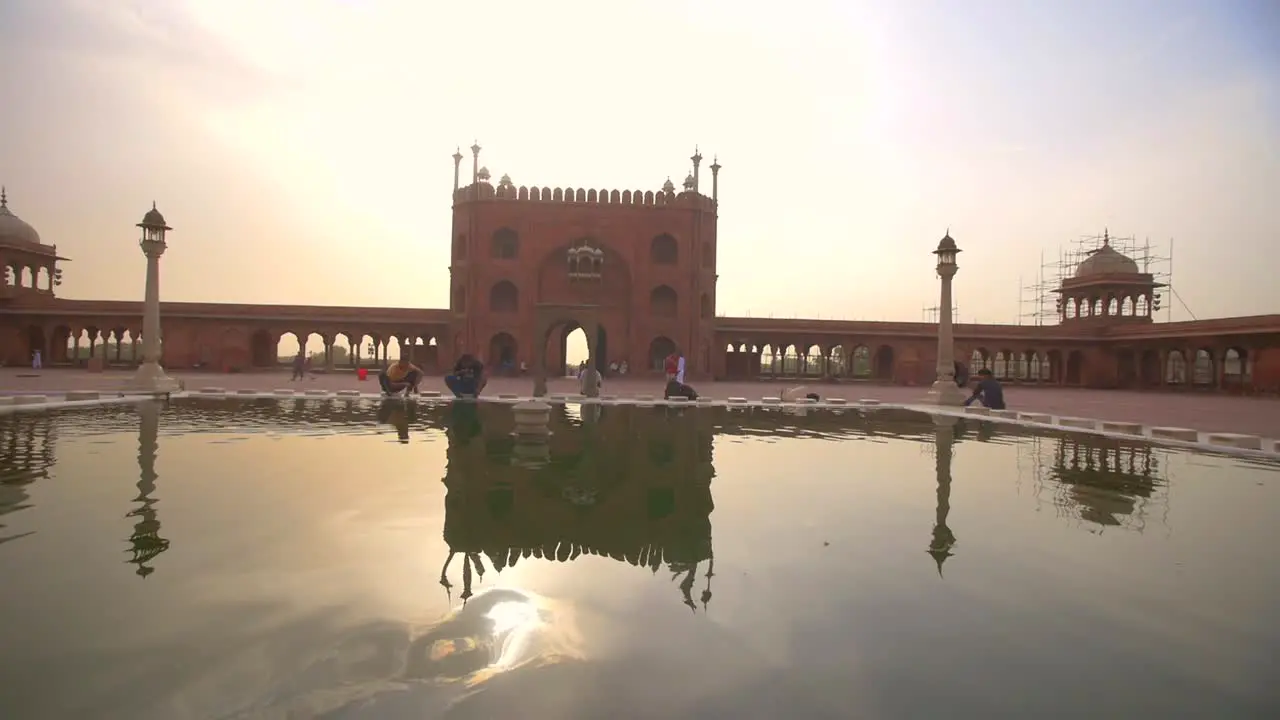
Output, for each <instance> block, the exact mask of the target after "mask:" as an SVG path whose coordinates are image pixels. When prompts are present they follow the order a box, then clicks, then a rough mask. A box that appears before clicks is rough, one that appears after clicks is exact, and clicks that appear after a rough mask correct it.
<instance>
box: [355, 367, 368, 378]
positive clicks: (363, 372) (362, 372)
mask: <svg viewBox="0 0 1280 720" xmlns="http://www.w3.org/2000/svg"><path fill="white" fill-rule="evenodd" d="M356 379H357V380H368V379H369V369H368V368H358V369H357V370H356Z"/></svg>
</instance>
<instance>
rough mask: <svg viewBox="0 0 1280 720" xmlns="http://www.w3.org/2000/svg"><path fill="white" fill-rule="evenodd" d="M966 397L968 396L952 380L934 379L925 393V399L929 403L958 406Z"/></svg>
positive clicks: (962, 403)
mask: <svg viewBox="0 0 1280 720" xmlns="http://www.w3.org/2000/svg"><path fill="white" fill-rule="evenodd" d="M968 399H969V396H968V395H966V394H965V392H964V391H963V390H961V389H960V388H959V387H958V386H957V385H956V383H955V381H954V380H935V381H934V383H933V386H932V387H930V388H929V392H928V393H927V394H926V395H925V401H926V402H928V403H929V404H931V405H948V406H953V407H959V406H960V405H964V401H965V400H968Z"/></svg>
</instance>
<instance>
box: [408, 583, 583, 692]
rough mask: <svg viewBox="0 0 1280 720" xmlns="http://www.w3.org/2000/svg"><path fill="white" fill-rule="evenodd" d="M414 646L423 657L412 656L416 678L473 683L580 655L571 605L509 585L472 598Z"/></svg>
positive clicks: (411, 670) (411, 673)
mask: <svg viewBox="0 0 1280 720" xmlns="http://www.w3.org/2000/svg"><path fill="white" fill-rule="evenodd" d="M414 644H415V645H418V646H419V650H418V654H419V655H418V657H417V658H413V657H410V662H409V673H408V674H409V676H410V677H416V678H417V679H423V680H425V679H436V680H446V681H447V680H462V681H464V682H465V683H466V684H467V685H469V686H471V685H476V684H478V683H482V682H484V681H485V680H488V679H489V678H492V677H493V676H494V675H496V674H498V673H502V672H506V671H509V670H514V669H516V668H519V667H521V666H524V665H527V664H530V663H534V664H543V663H552V662H560V661H563V660H566V659H572V658H578V657H580V653H579V651H578V648H579V645H580V643H579V642H578V638H577V630H576V628H575V627H574V625H573V622H572V613H571V612H570V611H569V609H568V608H567V607H566V606H564V605H563V604H562V603H558V602H554V601H551V600H549V599H547V598H543V597H540V596H537V595H534V594H532V593H527V592H525V591H523V590H513V589H507V588H502V589H493V590H488V591H485V592H481V593H479V594H477V595H476V596H475V597H472V598H471V599H470V600H469V601H468V602H466V603H464V604H463V605H461V606H459V607H458V608H457V609H456V610H455V611H454V612H452V613H450V615H449V616H448V617H446V618H445V619H444V620H442V621H441V622H440V623H439V624H438V625H435V626H434V627H432V628H430V629H429V630H427V632H426V633H424V634H423V635H422V636H420V637H419V638H418V640H417V641H415V643H414ZM424 645H425V647H423V646H424ZM411 654H412V652H411Z"/></svg>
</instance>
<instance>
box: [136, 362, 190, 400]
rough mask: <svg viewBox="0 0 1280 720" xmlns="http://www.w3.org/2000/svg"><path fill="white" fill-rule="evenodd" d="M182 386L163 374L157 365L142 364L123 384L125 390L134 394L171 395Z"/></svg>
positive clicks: (162, 370)
mask: <svg viewBox="0 0 1280 720" xmlns="http://www.w3.org/2000/svg"><path fill="white" fill-rule="evenodd" d="M181 389H182V386H181V385H179V384H178V381H177V380H174V379H173V378H171V377H169V376H168V375H166V374H165V372H164V368H162V367H160V364H159V363H153V362H152V363H143V364H142V365H140V366H139V367H138V371H137V372H136V373H134V374H133V377H132V378H130V379H129V380H128V382H126V383H125V390H126V391H128V392H136V393H171V392H178V391H179V390H181Z"/></svg>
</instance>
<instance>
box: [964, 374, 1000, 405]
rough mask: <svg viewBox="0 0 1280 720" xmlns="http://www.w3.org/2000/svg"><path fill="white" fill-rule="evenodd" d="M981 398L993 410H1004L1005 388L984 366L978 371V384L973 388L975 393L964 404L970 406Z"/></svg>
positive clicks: (983, 403)
mask: <svg viewBox="0 0 1280 720" xmlns="http://www.w3.org/2000/svg"><path fill="white" fill-rule="evenodd" d="M978 400H981V401H982V405H983V407H988V408H991V409H992V410H1004V388H1003V387H1002V386H1001V385H1000V381H999V380H996V379H995V378H994V377H992V376H991V371H990V370H988V369H986V368H982V369H981V370H979V371H978V385H977V387H975V388H974V389H973V394H972V395H970V396H969V399H968V400H965V401H964V406H965V407H969V406H970V405H972V404H973V403H974V402H976V401H978Z"/></svg>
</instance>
